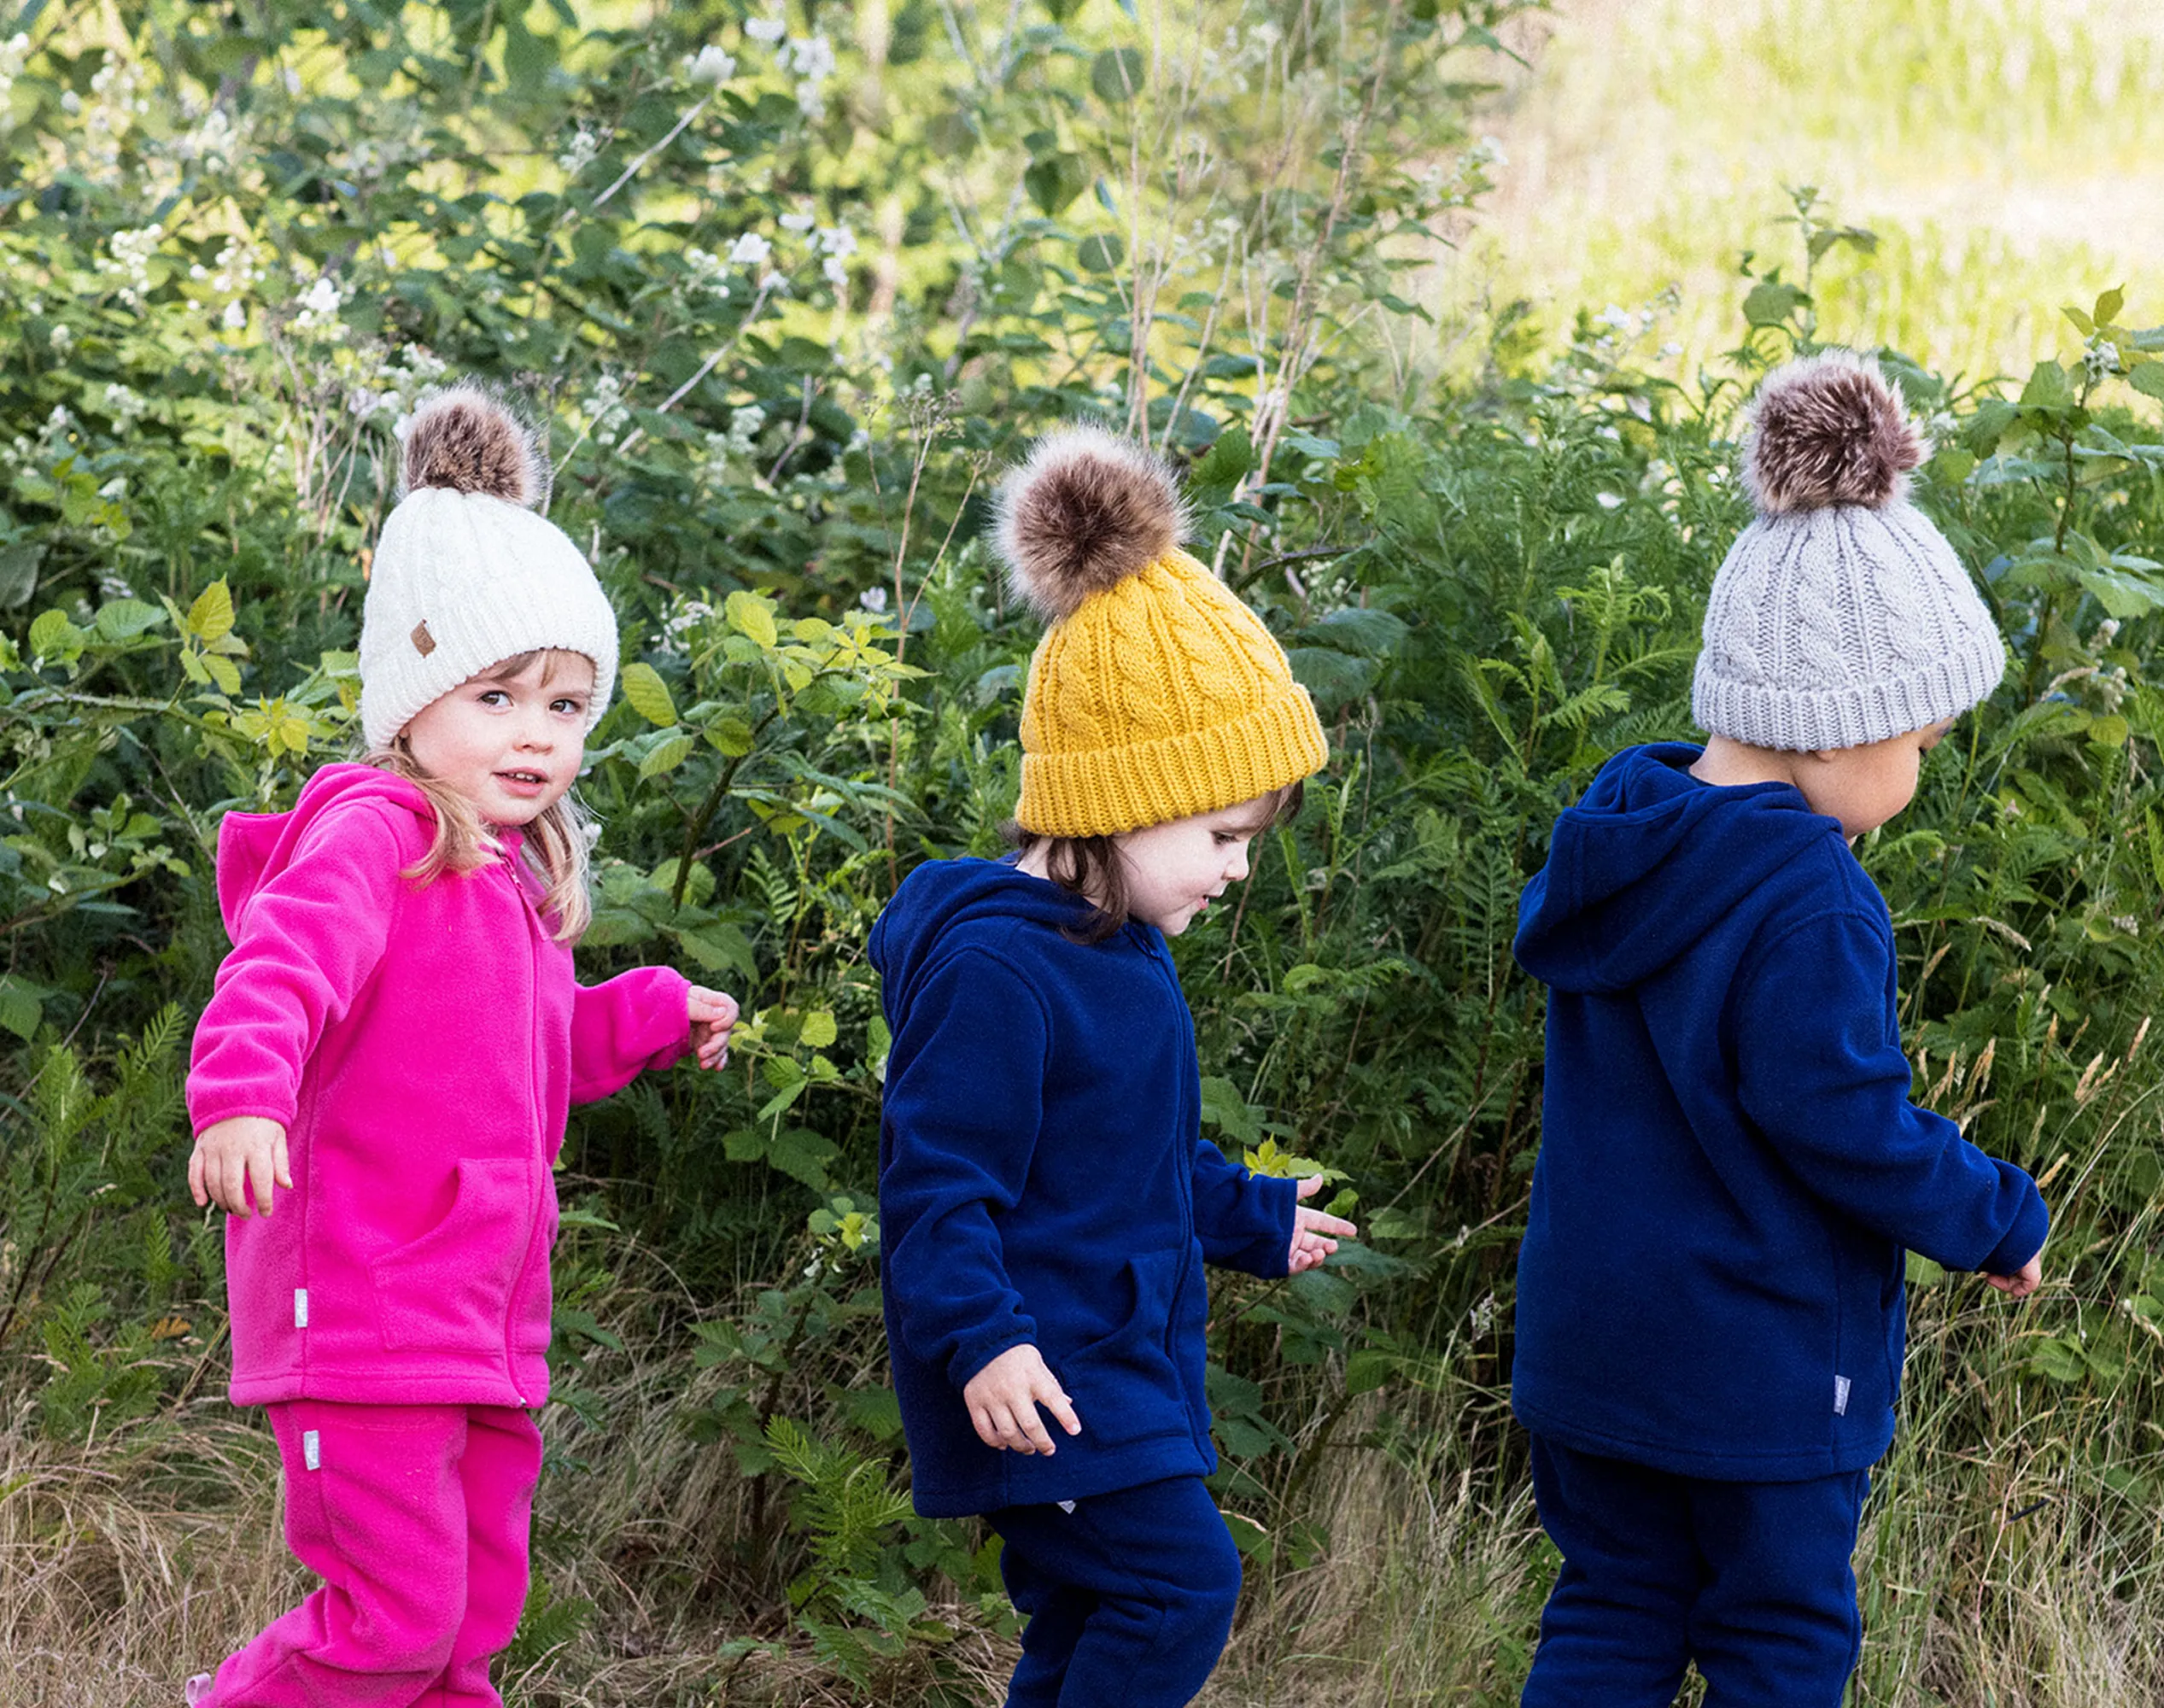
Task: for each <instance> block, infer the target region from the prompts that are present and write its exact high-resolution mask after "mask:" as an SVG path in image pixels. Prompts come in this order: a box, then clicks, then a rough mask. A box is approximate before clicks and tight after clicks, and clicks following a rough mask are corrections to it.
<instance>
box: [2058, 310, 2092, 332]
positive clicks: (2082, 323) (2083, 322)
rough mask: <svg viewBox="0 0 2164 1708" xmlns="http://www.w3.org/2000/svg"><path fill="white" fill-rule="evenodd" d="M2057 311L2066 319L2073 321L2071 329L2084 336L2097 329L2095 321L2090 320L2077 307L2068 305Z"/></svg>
mask: <svg viewBox="0 0 2164 1708" xmlns="http://www.w3.org/2000/svg"><path fill="white" fill-rule="evenodd" d="M2059 312H2060V313H2062V314H2064V315H2065V316H2066V317H2067V319H2069V320H2071V321H2073V330H2075V331H2077V332H2079V333H2080V334H2081V336H2083V337H2085V338H2086V337H2088V336H2090V335H2091V333H2092V332H2094V331H2095V330H2097V323H2096V322H2095V321H2094V320H2091V319H2090V318H2089V317H2088V316H2087V315H2086V314H2084V313H2082V312H2081V311H2080V310H2079V308H2074V307H2066V308H2062V309H2061V310H2060V311H2059Z"/></svg>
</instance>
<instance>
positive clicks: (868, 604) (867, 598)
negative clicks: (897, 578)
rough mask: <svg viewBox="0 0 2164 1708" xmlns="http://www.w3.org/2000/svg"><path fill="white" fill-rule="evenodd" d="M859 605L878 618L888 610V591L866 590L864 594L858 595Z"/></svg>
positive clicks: (883, 589) (880, 589)
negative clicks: (882, 612)
mask: <svg viewBox="0 0 2164 1708" xmlns="http://www.w3.org/2000/svg"><path fill="white" fill-rule="evenodd" d="M857 604H859V605H863V607H864V609H865V610H867V611H870V612H871V613H872V615H873V616H874V617H876V616H878V615H879V614H880V612H881V611H885V610H886V588H865V589H864V590H863V592H862V593H860V594H857Z"/></svg>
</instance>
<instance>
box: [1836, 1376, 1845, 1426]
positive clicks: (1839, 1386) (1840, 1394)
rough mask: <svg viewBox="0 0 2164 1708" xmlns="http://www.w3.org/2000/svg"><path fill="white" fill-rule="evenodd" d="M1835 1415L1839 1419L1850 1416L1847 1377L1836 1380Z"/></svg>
mask: <svg viewBox="0 0 2164 1708" xmlns="http://www.w3.org/2000/svg"><path fill="white" fill-rule="evenodd" d="M1847 1415H1848V1378H1847V1377H1845V1376H1836V1377H1835V1378H1834V1416H1835V1417H1837V1418H1845V1417H1846V1416H1847Z"/></svg>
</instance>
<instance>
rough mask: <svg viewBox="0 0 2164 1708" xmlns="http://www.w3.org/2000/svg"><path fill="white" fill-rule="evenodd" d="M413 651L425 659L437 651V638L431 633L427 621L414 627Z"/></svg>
mask: <svg viewBox="0 0 2164 1708" xmlns="http://www.w3.org/2000/svg"><path fill="white" fill-rule="evenodd" d="M413 650H414V651H415V652H418V653H419V654H420V655H421V656H422V657H423V658H427V657H428V655H429V654H430V653H431V652H434V651H436V636H435V635H431V634H430V633H429V626H428V623H427V621H426V620H425V619H424V620H423V621H421V622H419V623H415V624H414V625H413Z"/></svg>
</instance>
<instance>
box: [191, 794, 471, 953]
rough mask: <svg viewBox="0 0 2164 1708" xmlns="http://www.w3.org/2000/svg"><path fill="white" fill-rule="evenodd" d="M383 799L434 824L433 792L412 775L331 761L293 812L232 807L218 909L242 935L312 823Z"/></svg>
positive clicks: (222, 845) (231, 931)
mask: <svg viewBox="0 0 2164 1708" xmlns="http://www.w3.org/2000/svg"><path fill="white" fill-rule="evenodd" d="M370 799H374V800H383V801H389V802H393V803H395V804H397V805H399V806H401V807H404V808H406V810H409V811H411V812H412V814H413V815H414V816H416V817H417V818H418V819H419V820H420V821H421V822H423V823H424V825H428V826H431V827H433V826H434V824H435V823H436V813H435V811H434V810H433V809H432V808H430V805H429V803H428V797H427V796H426V795H424V794H423V793H421V792H420V790H419V789H418V788H417V787H415V786H414V785H413V784H412V782H411V781H409V780H407V779H406V778H404V777H401V776H396V775H393V774H392V773H391V772H389V771H385V770H381V769H377V767H376V766H374V765H360V764H350V765H325V767H324V768H323V769H321V770H319V771H318V772H317V773H316V774H315V775H313V777H311V778H309V779H308V781H307V782H306V783H305V784H304V785H302V787H301V798H300V799H298V800H297V801H295V803H294V804H293V810H291V811H290V812H229V813H227V814H226V815H225V818H224V820H223V821H222V822H220V823H219V827H218V910H219V913H220V914H222V915H224V916H225V930H226V933H227V934H228V935H229V936H231V937H232V938H233V939H235V940H236V941H238V940H239V938H240V921H241V915H242V914H243V912H245V911H246V910H247V908H248V904H249V902H250V901H251V900H253V899H254V896H255V893H256V892H257V891H259V890H260V889H261V888H262V887H263V886H264V885H265V884H266V883H268V882H269V881H270V880H272V878H275V877H276V876H277V875H278V874H279V873H280V872H283V871H284V869H286V867H287V865H288V864H289V863H290V862H291V861H292V858H293V853H294V851H295V849H296V848H298V847H299V846H300V845H301V838H302V837H303V836H305V835H306V834H307V832H308V829H309V828H310V827H311V826H312V825H313V824H314V823H315V822H316V821H317V820H318V819H319V818H320V817H322V816H323V815H324V814H325V812H327V811H329V810H331V809H332V808H333V807H335V806H340V805H343V804H345V803H347V802H349V801H361V800H370Z"/></svg>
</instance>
